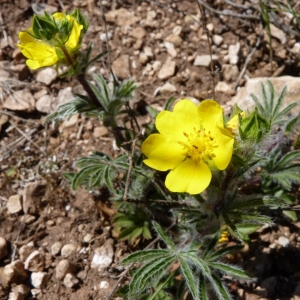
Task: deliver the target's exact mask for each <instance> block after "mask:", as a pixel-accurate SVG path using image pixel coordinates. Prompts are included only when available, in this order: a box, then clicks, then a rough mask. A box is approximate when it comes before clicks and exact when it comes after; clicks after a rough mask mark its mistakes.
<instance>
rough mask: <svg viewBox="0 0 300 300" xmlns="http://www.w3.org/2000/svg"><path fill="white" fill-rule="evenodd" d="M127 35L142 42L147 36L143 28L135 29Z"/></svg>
mask: <svg viewBox="0 0 300 300" xmlns="http://www.w3.org/2000/svg"><path fill="white" fill-rule="evenodd" d="M129 35H130V36H132V37H134V38H136V39H137V40H142V39H143V38H144V37H145V36H146V35H147V31H146V30H145V29H144V28H143V27H135V28H134V29H133V30H132V31H131V32H130V33H129Z"/></svg>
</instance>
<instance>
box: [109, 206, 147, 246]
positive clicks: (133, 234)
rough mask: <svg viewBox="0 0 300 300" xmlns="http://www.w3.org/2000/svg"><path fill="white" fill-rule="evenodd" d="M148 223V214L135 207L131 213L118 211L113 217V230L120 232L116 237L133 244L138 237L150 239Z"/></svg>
mask: <svg viewBox="0 0 300 300" xmlns="http://www.w3.org/2000/svg"><path fill="white" fill-rule="evenodd" d="M150 223H151V219H150V218H149V216H148V214H147V213H146V212H144V211H143V210H142V209H138V208H137V207H136V208H135V209H134V211H133V212H132V213H121V212H118V213H116V214H115V215H114V218H113V224H114V227H115V230H116V231H117V232H120V234H119V236H118V239H120V240H124V241H125V240H128V242H129V244H133V243H134V242H135V241H136V240H137V239H138V238H139V237H143V238H144V239H151V237H152V235H151V232H150V229H149V226H150Z"/></svg>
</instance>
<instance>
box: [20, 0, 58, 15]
mask: <svg viewBox="0 0 300 300" xmlns="http://www.w3.org/2000/svg"><path fill="white" fill-rule="evenodd" d="M25 3H26V2H25ZM25 5H26V4H25ZM24 8H25V7H24ZM26 8H27V7H26ZM31 8H32V10H33V12H34V13H35V14H37V15H39V16H44V14H45V11H46V12H47V13H48V14H49V15H52V14H54V13H55V12H57V7H56V6H53V5H49V4H46V3H35V2H33V3H32V4H31Z"/></svg>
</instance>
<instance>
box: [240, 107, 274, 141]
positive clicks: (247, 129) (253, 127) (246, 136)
mask: <svg viewBox="0 0 300 300" xmlns="http://www.w3.org/2000/svg"><path fill="white" fill-rule="evenodd" d="M240 122H241V125H240V127H239V131H240V137H241V139H242V140H253V141H254V142H256V143H258V142H260V140H261V139H262V137H263V136H264V134H266V133H267V132H269V130H270V124H269V122H268V121H267V120H266V119H265V118H264V117H263V116H261V115H260V114H259V113H258V111H257V108H255V110H254V111H253V112H252V113H251V114H250V115H248V116H246V117H244V118H240Z"/></svg>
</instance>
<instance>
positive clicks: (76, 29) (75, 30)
mask: <svg viewBox="0 0 300 300" xmlns="http://www.w3.org/2000/svg"><path fill="white" fill-rule="evenodd" d="M68 17H69V16H68ZM82 28H83V25H79V24H78V23H77V21H76V20H74V23H73V27H72V31H71V34H70V36H69V38H68V40H67V42H66V46H67V47H68V48H70V49H75V48H76V47H78V43H79V41H80V34H81V30H82Z"/></svg>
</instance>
